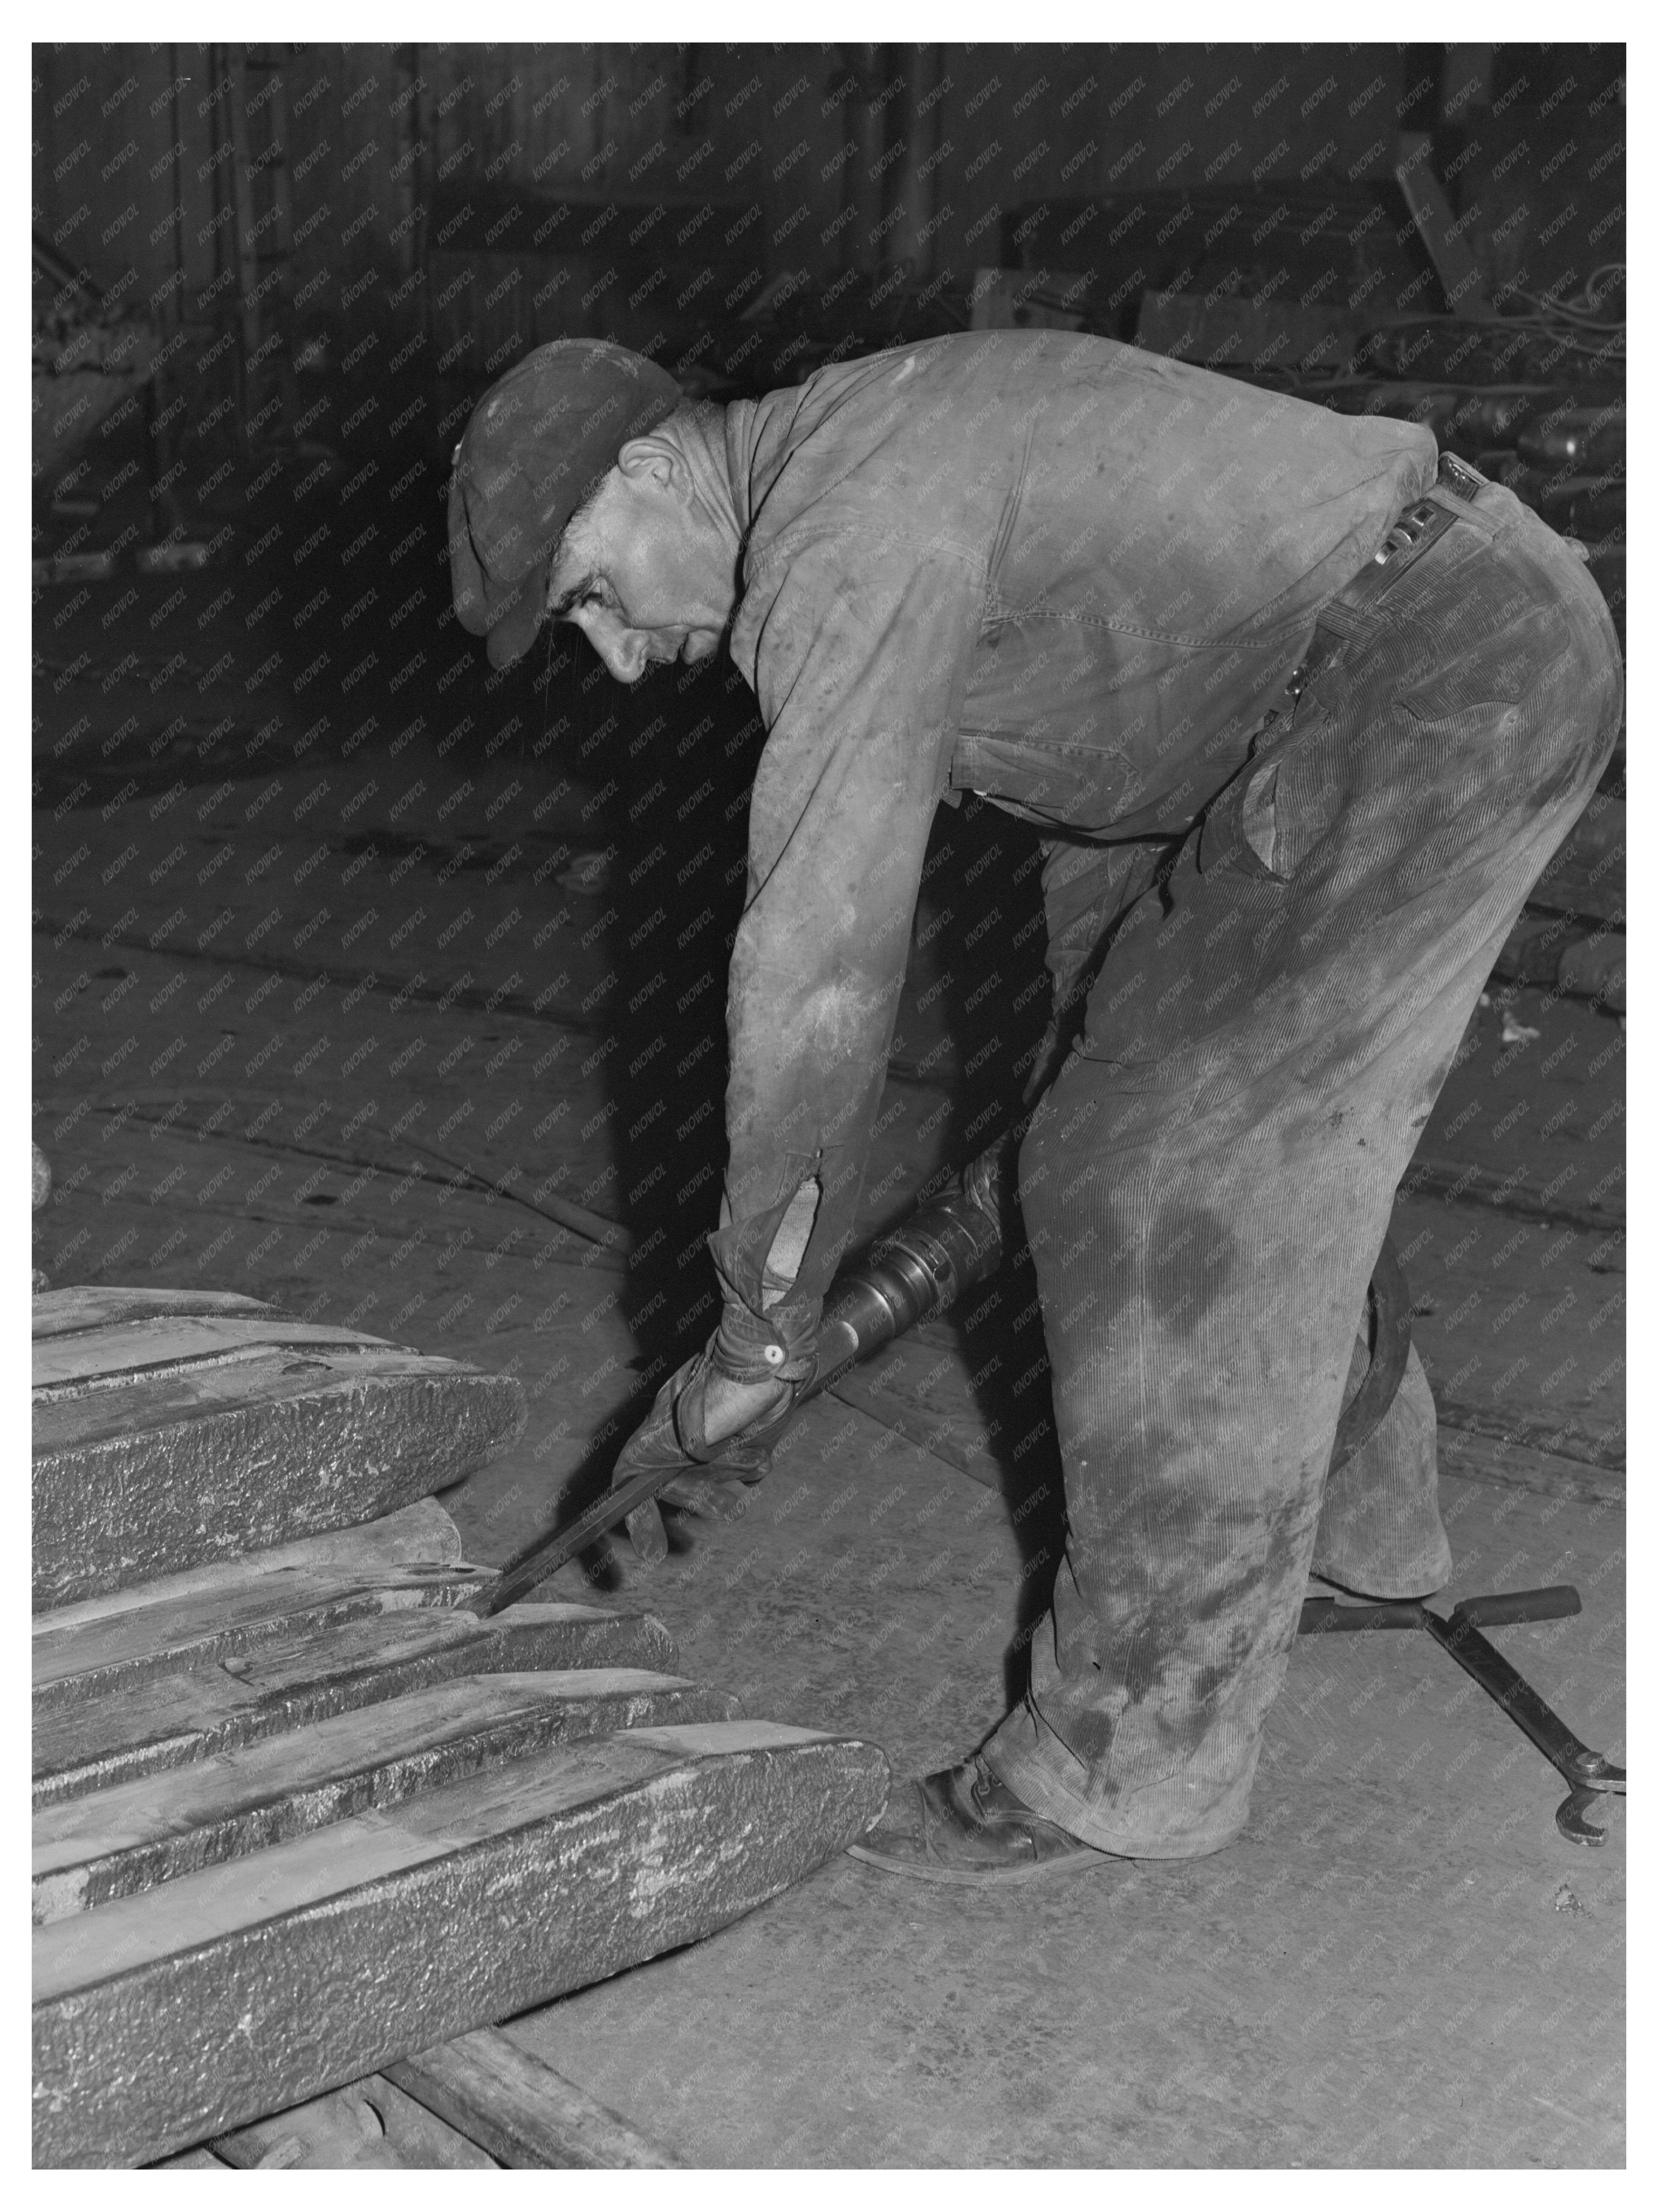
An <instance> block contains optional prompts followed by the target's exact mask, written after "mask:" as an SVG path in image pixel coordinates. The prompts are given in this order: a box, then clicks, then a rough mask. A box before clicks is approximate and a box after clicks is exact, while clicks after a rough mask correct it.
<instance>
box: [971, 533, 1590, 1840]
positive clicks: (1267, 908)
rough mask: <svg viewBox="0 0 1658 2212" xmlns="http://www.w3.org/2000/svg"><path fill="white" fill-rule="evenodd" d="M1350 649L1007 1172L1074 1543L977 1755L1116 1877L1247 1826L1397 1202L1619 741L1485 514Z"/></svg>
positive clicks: (1167, 898) (1224, 808) (1131, 954)
mask: <svg viewBox="0 0 1658 2212" xmlns="http://www.w3.org/2000/svg"><path fill="white" fill-rule="evenodd" d="M1350 627H1351V630H1352V632H1353V634H1352V635H1350V636H1349V637H1348V639H1347V641H1346V642H1345V645H1344V646H1343V647H1341V648H1340V649H1339V652H1337V653H1335V655H1334V657H1333V658H1332V659H1327V661H1326V662H1325V664H1324V665H1322V666H1321V668H1320V669H1319V671H1318V672H1317V673H1315V676H1314V678H1313V680H1312V682H1311V684H1309V689H1308V690H1307V692H1306V693H1305V695H1304V696H1303V699H1302V701H1301V702H1300V706H1299V708H1298V709H1297V714H1296V715H1295V718H1294V720H1293V722H1292V723H1291V725H1290V726H1289V727H1288V729H1287V730H1286V731H1284V732H1282V733H1274V736H1273V739H1272V742H1271V743H1270V744H1267V745H1266V746H1265V747H1264V748H1262V749H1261V750H1259V751H1258V752H1257V754H1256V756H1255V757H1254V759H1252V761H1251V762H1250V763H1249V764H1248V767H1246V769H1244V770H1243V771H1242V774H1241V775H1240V776H1239V777H1238V778H1237V779H1236V780H1235V783H1234V785H1233V786H1231V787H1229V789H1228V791H1227V792H1226V793H1223V794H1222V795H1221V798H1220V799H1219V800H1218V801H1217V803H1216V805H1214V806H1212V808H1211V810H1210V812H1209V815H1208V817H1207V818H1206V823H1205V825H1204V827H1203V829H1202V830H1201V831H1200V832H1199V833H1194V835H1193V837H1192V838H1190V839H1189V840H1188V841H1187V845H1186V846H1185V848H1182V851H1181V855H1180V858H1179V860H1178V862H1177V864H1176V866H1175V869H1174V871H1173V872H1172V874H1171V875H1170V876H1169V878H1168V880H1167V882H1166V884H1163V886H1162V887H1161V888H1160V889H1159V890H1156V891H1154V892H1153V893H1151V894H1150V895H1149V896H1147V897H1145V898H1144V899H1143V900H1142V901H1141V902H1140V904H1139V907H1137V908H1136V909H1135V911H1134V913H1133V914H1132V915H1130V916H1129V918H1128V920H1127V922H1126V923H1125V925H1124V926H1123V927H1122V929H1121V932H1120V933H1119V934H1118V937H1117V939H1116V940H1115V942H1114V945H1113V946H1112V949H1111V951H1110V953H1109V955H1108V957H1107V959H1106V962H1105V963H1104V966H1103V969H1102V972H1101V975H1100V977H1099V980H1098V981H1097V983H1096V987H1095V990H1094V992H1093V994H1092V996H1091V998H1090V1007H1089V1021H1088V1027H1087V1031H1086V1033H1085V1036H1084V1041H1083V1045H1082V1048H1081V1049H1080V1051H1079V1052H1078V1054H1077V1055H1075V1056H1074V1057H1073V1058H1072V1060H1071V1061H1070V1062H1069V1064H1068V1066H1066V1071H1065V1073H1064V1074H1063V1075H1062V1076H1061V1078H1060V1081H1059V1083H1058V1084H1057V1085H1055V1087H1054V1091H1052V1092H1051V1093H1050V1094H1049V1096H1048V1099H1047V1100H1046V1102H1045V1103H1044V1105H1043V1107H1042V1110H1041V1112H1040V1113H1039V1114H1038V1115H1037V1117H1036V1120H1035V1122H1034V1123H1033V1126H1032V1128H1031V1131H1030V1133H1029V1137H1028V1138H1027V1139H1026V1143H1025V1147H1024V1152H1023V1158H1022V1162H1021V1172H1022V1196H1023V1202H1024V1208H1025V1216H1026V1222H1027V1226H1028V1227H1029V1231H1030V1235H1031V1241H1032V1246H1033V1249H1034V1251H1035V1257H1036V1265H1037V1271H1038V1280H1039V1283H1040V1285H1041V1287H1042V1298H1043V1310H1044V1321H1045V1325H1046V1328H1047V1331H1048V1344H1049V1353H1050V1359H1051V1363H1052V1366H1053V1370H1054V1404H1055V1414H1056V1419H1057V1422H1058V1426H1059V1432H1060V1445H1061V1449H1062V1452H1063V1455H1064V1458H1065V1465H1066V1502H1067V1508H1068V1513H1069V1520H1070V1536H1069V1541H1068V1544H1067V1551H1066V1558H1065V1559H1064V1561H1063V1562H1062V1564H1061V1568H1060V1577H1059V1581H1058V1583H1057V1586H1056V1589H1055V1595H1054V1611H1053V1617H1052V1621H1051V1624H1050V1625H1049V1626H1050V1627H1051V1633H1050V1632H1048V1629H1046V1628H1045V1629H1044V1631H1043V1632H1040V1633H1039V1635H1038V1637H1037V1638H1036V1639H1035V1644H1033V1649H1032V1684H1031V1690H1030V1693H1029V1698H1028V1699H1027V1701H1026V1704H1025V1706H1024V1707H1023V1710H1022V1711H1019V1712H1017V1713H1015V1714H1013V1715H1011V1717H1009V1719H1008V1720H1007V1721H1006V1722H1005V1723H1004V1724H1003V1726H1002V1727H1001V1728H1000V1729H999V1730H998V1731H997V1732H996V1734H995V1735H993V1738H992V1739H991V1741H990V1742H989V1744H988V1745H987V1747H986V1751H985V1760H986V1763H987V1766H988V1768H989V1769H990V1771H992V1772H993V1774H994V1776H995V1777H997V1778H999V1781H1000V1783H1001V1784H1004V1785H1005V1787H1006V1788H1007V1789H1009V1790H1011V1791H1012V1792H1013V1793H1014V1795H1015V1796H1017V1798H1018V1799H1019V1800H1021V1801H1023V1803H1024V1804H1026V1805H1028V1806H1029V1807H1031V1808H1034V1810H1035V1812H1036V1813H1037V1814H1041V1815H1043V1816H1045V1817H1046V1818H1047V1819H1048V1820H1051V1821H1053V1822H1054V1823H1056V1824H1058V1825H1059V1826H1060V1827H1061V1828H1063V1829H1064V1830H1065V1831H1066V1832H1069V1833H1070V1834H1072V1836H1075V1837H1078V1838H1081V1839H1082V1840H1083V1841H1084V1842H1086V1843H1088V1844H1093V1845H1095V1846H1096V1848H1100V1849H1102V1850H1108V1851H1114V1852H1122V1853H1128V1854H1132V1855H1135V1856H1145V1857H1183V1856H1189V1855H1193V1854H1197V1853H1200V1852H1206V1851H1209V1850H1216V1849H1218V1848H1219V1847H1220V1846H1221V1845H1222V1844H1224V1843H1226V1842H1227V1841H1229V1840H1230V1838H1231V1837H1232V1836H1234V1835H1235V1834H1236V1832H1237V1831H1238V1829H1239V1828H1240V1827H1241V1826H1242V1824H1243V1820H1244V1819H1245V1816H1246V1814H1247V1810H1248V1795H1249V1787H1250V1783H1251V1780H1252V1778H1253V1775H1254V1766H1255V1762H1256V1759H1257V1756H1258V1753H1259V1748H1260V1731H1261V1727H1262V1723H1263V1722H1264V1720H1265V1717H1266V1712H1267V1710H1268V1708H1269V1707H1270V1705H1271V1704H1272V1699H1273V1698H1274V1697H1275V1695H1276V1694H1277V1692H1278V1686H1279V1685H1280V1683H1281V1681H1282V1679H1283V1674H1284V1666H1285V1664H1286V1662H1287V1660H1288V1656H1289V1652H1290V1650H1291V1644H1292V1643H1293V1641H1294V1637H1295V1632H1296V1626H1297V1614H1298V1610H1299V1606H1300V1602H1301V1598H1302V1595H1303V1591H1304V1589H1305V1587H1306V1582H1307V1575H1308V1571H1309V1565H1310V1563H1311V1560H1312V1557H1313V1553H1314V1546H1315V1536H1316V1533H1317V1528H1318V1520H1319V1510H1320V1504H1321V1494H1322V1492H1323V1487H1324V1479H1325V1469H1326V1466H1327V1460H1328V1455H1329V1451H1330V1447H1331V1441H1332V1438H1333V1432H1334V1428H1335V1423H1336V1419H1337V1416H1338V1413H1339V1408H1340V1405H1341V1401H1342V1395H1343V1389H1344V1384H1345V1380H1346V1377H1347V1373H1348V1369H1349V1364H1350V1359H1351V1349H1352V1345H1353V1337H1354V1330H1355V1328H1356V1325H1357V1319H1358V1316H1359V1312H1360V1308H1361V1304H1362V1301H1363V1293H1364V1286H1365V1283H1366V1280H1367V1279H1368V1276H1369V1273H1370V1268H1371V1267H1372V1266H1373V1265H1374V1263H1375V1260H1376V1254H1377V1252H1378V1250H1379V1248H1380V1245H1381V1241H1382V1235H1383V1233H1384V1231H1385V1230H1386V1227H1387V1223H1388V1215H1389V1212H1390V1210H1391V1206H1392V1202H1393V1196H1394V1189H1395V1187H1396V1185H1397V1182H1398V1181H1399V1178H1400V1175H1401V1174H1402V1173H1403V1170H1404V1169H1405V1167H1406V1164H1407V1162H1408V1160H1409V1158H1410V1155H1411V1152H1412V1150H1413V1148H1414V1146H1415V1144H1416V1142H1417V1139H1418V1136H1419V1134H1420V1132H1421V1129H1422V1127H1423V1125H1424V1122H1425V1121H1426V1120H1427V1117H1428V1115H1429V1113H1430V1110H1431V1108H1432V1104H1433V1101H1434V1099H1435V1097H1436V1094H1437V1092H1438V1090H1439V1086H1440V1085H1441V1083H1442V1080H1443V1078H1444V1075H1445V1073H1446V1072H1447V1070H1448V1066H1449V1064H1450V1061H1451V1059H1452V1056H1453V1054H1455V1048H1456V1046H1457V1043H1458V1042H1459V1040H1460V1038H1461V1035H1462V1032H1463V1030H1464V1028H1465V1026H1466V1024H1467V1018H1468V1016H1469V1013H1470V1012H1471V1011H1472V1008H1473V1003H1474V1001H1475V1000H1476V998H1477V996H1478V994H1479V989H1480V987H1481V986H1482V984H1483V982H1484V981H1485V976H1486V975H1487V974H1488V973H1489V970H1490V967H1491V962H1492V960H1493V959H1494V957H1495V956H1496V953H1497V949H1498V947H1499V946H1500V945H1501V944H1502V941H1503V937H1504V935H1505V934H1506V933H1507V931H1508V929H1509V927H1510V926H1511V924H1512V922H1513V920H1514V917H1515V914H1516V913H1517V911H1518V909H1519V908H1520V906H1521V903H1522V902H1523V900H1524V897H1525V894H1526V892H1527V890H1528V889H1529V887H1530V885H1531V884H1532V883H1533V882H1534V880H1535V879H1536V878H1537V876H1538V874H1539V873H1540V872H1541V870H1542V868H1543V867H1544V866H1545V865H1546V861H1547V860H1548V858H1549V856H1550V855H1551V854H1552V852H1553V851H1554V849H1555V848H1556V847H1557V846H1558V843H1559V842H1560V840H1561V838H1562V837H1563V836H1564V835H1565V833H1566V831H1567V829H1569V828H1570V824H1571V823H1572V822H1573V821H1574V820H1575V819H1576V815H1577V814H1578V812H1579V811H1581V810H1582V805H1584V804H1585V802H1586V801H1587V799H1588V795H1589V793H1590V792H1591V791H1592V789H1593V787H1594V781H1595V778H1596V776H1597V775H1598V774H1599V772H1600V768H1601V766H1602V765H1603V764H1604V762H1605V759H1606V755H1607V753H1608V751H1609V750H1610V748H1611V745H1612V741H1613V738H1614V737H1615V734H1616V729H1617V723H1618V713H1619V699H1620V695H1621V680H1620V677H1619V670H1618V665H1617V655H1616V647H1615V641H1614V639H1613V637H1612V629H1611V624H1610V622H1609V620H1608V619H1607V617H1606V613H1605V610H1604V606H1603V605H1601V604H1600V602H1599V599H1598V595H1596V594H1594V590H1593V586H1591V585H1590V584H1589V583H1588V579H1587V576H1586V575H1584V574H1583V573H1582V570H1581V568H1579V567H1578V565H1577V564H1576V562H1574V561H1573V560H1572V558H1571V556H1570V554H1569V553H1568V552H1567V551H1566V550H1565V549H1564V547H1563V546H1562V545H1561V544H1560V542H1559V541H1558V539H1555V538H1553V537H1552V534H1551V533H1549V532H1546V531H1544V530H1543V529H1542V528H1541V526H1540V525H1537V524H1535V523H1534V522H1533V520H1531V519H1529V518H1527V517H1525V516H1524V515H1523V511H1521V510H1520V509H1519V508H1518V507H1517V503H1516V502H1514V501H1511V500H1509V499H1508V498H1507V495H1501V494H1496V495H1491V494H1488V495H1485V496H1483V497H1482V499H1481V501H1480V505H1479V510H1477V512H1476V513H1475V515H1474V517H1473V520H1468V521H1466V522H1464V523H1463V524H1462V525H1461V526H1460V527H1459V528H1457V529H1454V530H1453V531H1452V532H1450V533H1449V534H1448V536H1447V537H1446V538H1443V539H1442V540H1441V541H1440V544H1438V545H1436V547H1434V548H1433V549H1432V550H1431V551H1430V552H1429V553H1427V554H1425V555H1424V556H1423V557H1422V559H1421V560H1420V561H1418V562H1416V563H1413V564H1412V568H1410V569H1409V570H1408V571H1407V572H1406V574H1402V575H1401V576H1400V578H1399V580H1398V581H1397V583H1396V584H1395V586H1394V589H1393V591H1392V592H1390V593H1389V594H1388V597H1387V598H1385V599H1383V600H1382V602H1381V604H1380V605H1379V606H1378V607H1377V608H1376V609H1374V610H1372V611H1371V612H1370V615H1369V616H1367V617H1363V618H1362V619H1361V620H1360V621H1359V622H1358V623H1355V624H1352V625H1351V626H1350Z"/></svg>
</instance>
